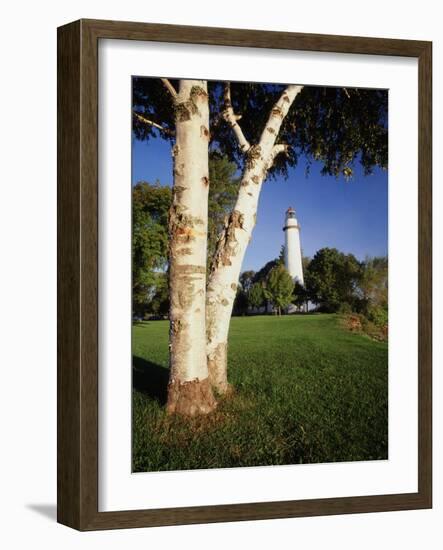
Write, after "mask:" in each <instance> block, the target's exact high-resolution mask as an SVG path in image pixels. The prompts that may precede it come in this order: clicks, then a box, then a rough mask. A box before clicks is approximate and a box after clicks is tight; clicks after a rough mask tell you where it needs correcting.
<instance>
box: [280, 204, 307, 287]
mask: <svg viewBox="0 0 443 550" xmlns="http://www.w3.org/2000/svg"><path fill="white" fill-rule="evenodd" d="M283 231H284V232H285V267H286V269H287V270H288V273H289V275H290V276H291V277H292V278H293V279H294V281H298V282H299V283H300V284H301V285H304V280H303V264H302V255H301V245H300V226H299V224H298V221H297V218H296V217H295V210H294V209H293V208H292V207H291V206H290V207H289V208H288V209H287V210H286V218H285V225H284V227H283Z"/></svg>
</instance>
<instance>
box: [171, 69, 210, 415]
mask: <svg viewBox="0 0 443 550" xmlns="http://www.w3.org/2000/svg"><path fill="white" fill-rule="evenodd" d="M175 111H176V143H175V146H174V149H173V156H174V185H173V189H172V191H173V199H172V205H171V209H170V212H169V270H170V272H169V292H170V300H171V305H170V333H169V346H170V378H169V385H168V403H167V410H168V412H170V413H179V414H183V415H188V416H194V415H197V414H206V413H208V412H210V411H211V410H213V409H214V407H215V405H216V402H215V399H214V396H213V392H212V388H211V385H210V383H209V379H208V367H207V362H206V321H205V294H206V247H207V229H208V185H209V179H208V173H209V172H208V141H209V130H208V128H209V106H208V94H207V85H206V82H205V81H201V80H181V81H180V89H179V93H178V95H177V96H176V98H175Z"/></svg>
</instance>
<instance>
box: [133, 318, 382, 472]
mask: <svg viewBox="0 0 443 550" xmlns="http://www.w3.org/2000/svg"><path fill="white" fill-rule="evenodd" d="M133 354H134V369H133V375H134V393H133V470H134V471H137V472H140V471H158V470H181V469H195V468H224V467H238V466H259V465H271V464H299V463H319V462H338V461H354V460H377V459H386V458H387V456H388V401H387V400H388V346H387V344H386V343H381V342H376V341H373V340H371V339H369V338H368V337H366V336H364V335H360V334H353V333H350V332H348V331H346V330H345V329H344V328H342V326H341V324H340V320H339V318H338V317H337V316H336V315H298V316H295V315H294V316H283V317H281V318H277V317H272V316H257V317H243V318H238V317H237V318H235V317H234V318H233V319H232V321H231V330H230V337H229V380H230V382H231V383H232V384H233V386H234V388H235V391H234V394H233V395H232V396H231V397H229V398H228V399H226V400H224V401H221V402H220V403H219V406H218V408H217V409H216V411H215V412H214V413H212V414H210V415H208V416H207V417H200V418H195V419H183V418H179V417H174V416H167V415H166V414H165V409H164V403H165V398H166V384H167V380H168V367H167V365H168V322H167V321H154V322H143V323H138V324H137V325H136V326H134V329H133Z"/></svg>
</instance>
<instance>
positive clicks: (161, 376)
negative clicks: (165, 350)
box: [132, 355, 169, 405]
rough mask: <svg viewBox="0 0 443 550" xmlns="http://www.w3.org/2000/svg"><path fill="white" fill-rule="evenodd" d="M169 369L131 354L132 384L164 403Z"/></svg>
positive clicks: (136, 388) (138, 389)
mask: <svg viewBox="0 0 443 550" xmlns="http://www.w3.org/2000/svg"><path fill="white" fill-rule="evenodd" d="M168 379H169V371H168V369H166V368H165V367H162V366H161V365H158V364H157V363H152V362H151V361H147V360H146V359H143V358H142V357H136V356H135V355H133V356H132V386H133V388H134V389H135V390H137V391H139V392H141V393H145V394H147V395H149V397H151V399H155V400H156V401H158V402H159V403H160V405H164V404H165V403H166V396H167V387H168Z"/></svg>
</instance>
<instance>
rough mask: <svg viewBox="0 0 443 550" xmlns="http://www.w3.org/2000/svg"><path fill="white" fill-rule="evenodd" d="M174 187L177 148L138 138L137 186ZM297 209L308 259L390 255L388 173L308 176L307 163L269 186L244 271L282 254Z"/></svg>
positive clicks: (317, 170) (135, 154)
mask: <svg viewBox="0 0 443 550" xmlns="http://www.w3.org/2000/svg"><path fill="white" fill-rule="evenodd" d="M157 179H158V180H159V181H160V183H161V184H163V185H171V183H172V157H171V146H170V144H169V143H167V142H165V141H163V140H161V139H152V140H150V141H149V142H140V141H138V140H136V139H133V148H132V183H133V184H134V183H136V182H137V181H140V180H145V181H148V182H150V183H153V182H154V181H155V180H157ZM288 206H292V207H294V208H295V210H296V213H297V218H298V221H299V223H300V225H301V243H302V248H303V253H304V255H305V256H310V257H312V256H313V255H314V254H315V252H316V251H317V250H319V249H320V248H323V247H325V246H328V247H335V248H338V249H339V250H341V251H342V252H345V253H352V254H354V255H355V256H356V257H357V258H358V259H360V260H363V259H364V258H365V256H381V255H387V253H388V173H387V171H383V170H379V169H377V170H375V172H374V174H373V175H371V176H364V175H363V173H362V170H361V169H360V166H359V165H356V169H355V174H354V177H353V178H352V179H351V180H350V181H349V182H346V181H345V180H344V178H339V179H335V178H334V177H329V176H321V175H320V165H319V164H313V166H312V167H311V171H310V174H309V176H308V177H306V176H305V170H304V161H303V159H301V161H300V162H299V166H298V167H297V168H295V169H291V170H290V172H289V177H288V178H287V179H286V180H285V179H284V178H278V179H276V180H273V179H272V180H268V181H266V182H265V184H264V186H263V188H262V192H261V197H260V203H259V208H258V215H257V225H256V227H255V229H254V234H253V237H252V241H251V242H250V245H249V247H248V250H247V253H246V256H245V259H244V262H243V267H242V271H244V270H247V269H253V270H258V269H260V268H261V267H263V265H264V264H265V263H266V262H267V261H269V260H272V259H274V258H276V257H277V256H278V254H279V252H280V247H281V245H282V244H283V242H284V233H283V231H282V227H283V222H284V216H285V211H286V209H287V208H288Z"/></svg>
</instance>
